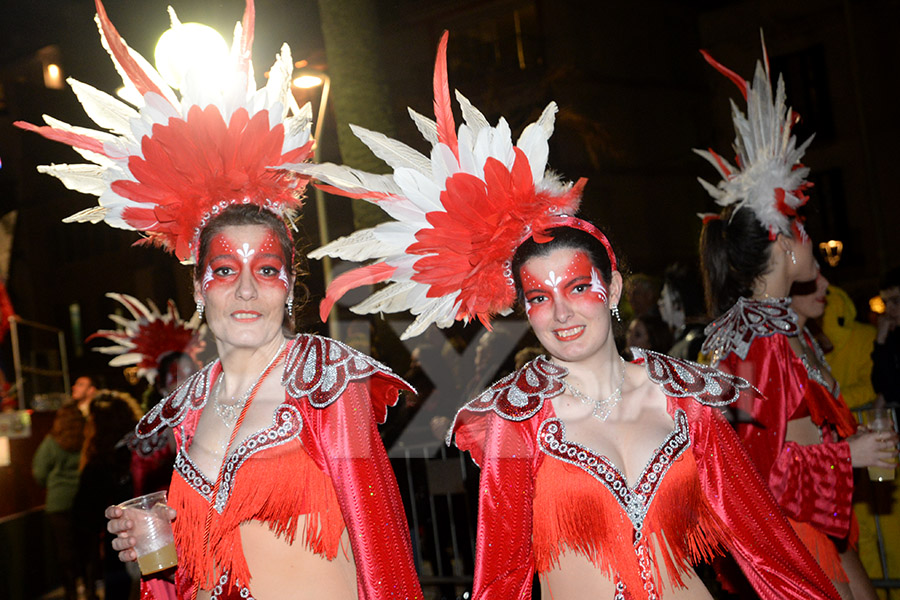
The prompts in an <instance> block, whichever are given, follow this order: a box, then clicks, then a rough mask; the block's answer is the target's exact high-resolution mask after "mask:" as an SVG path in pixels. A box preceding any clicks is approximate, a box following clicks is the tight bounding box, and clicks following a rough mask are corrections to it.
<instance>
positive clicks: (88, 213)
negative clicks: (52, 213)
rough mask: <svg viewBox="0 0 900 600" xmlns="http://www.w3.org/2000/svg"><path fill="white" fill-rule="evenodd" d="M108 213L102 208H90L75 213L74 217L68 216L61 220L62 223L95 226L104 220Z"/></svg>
mask: <svg viewBox="0 0 900 600" xmlns="http://www.w3.org/2000/svg"><path fill="white" fill-rule="evenodd" d="M108 212H109V210H108V209H106V208H104V207H102V206H92V207H91V208H86V209H84V210H82V211H79V212H77V213H75V214H74V215H70V216H68V217H66V218H65V219H63V220H62V222H63V223H94V224H97V223H99V222H100V221H103V220H104V219H106V215H107V213H108Z"/></svg>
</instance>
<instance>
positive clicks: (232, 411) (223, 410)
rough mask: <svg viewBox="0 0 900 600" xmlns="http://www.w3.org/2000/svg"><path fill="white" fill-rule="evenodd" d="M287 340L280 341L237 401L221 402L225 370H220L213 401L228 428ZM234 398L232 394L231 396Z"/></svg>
mask: <svg viewBox="0 0 900 600" xmlns="http://www.w3.org/2000/svg"><path fill="white" fill-rule="evenodd" d="M286 342H287V340H282V341H281V346H279V347H278V351H277V352H276V353H275V354H274V355H273V356H272V359H271V360H270V361H269V364H267V365H266V366H265V367H264V368H263V370H262V371H260V372H259V376H258V377H257V378H256V381H255V382H253V385H251V386H250V387H249V388H247V391H246V392H244V393H243V394H241V397H240V398H238V400H237V402H234V403H232V404H222V402H221V400H222V388H223V387H225V371H222V377H221V378H220V379H219V382H218V383H217V384H216V392H215V394H214V402H215V407H216V414H217V415H219V418H220V419H222V422H223V423H225V426H226V427H228V429H231V428H232V427H234V424H235V423H237V419H238V415H239V414H240V413H241V410H242V409H243V408H244V406H245V405H246V404H247V400H248V399H249V398H250V394H251V393H252V392H253V390H254V389H256V388H257V387H259V384H260V382H261V381H262V379H263V377H264V376H265V375H266V374H268V372H269V369H270V368H271V367H272V365H273V364H275V360H276V359H277V358H278V357H279V356H281V351H282V350H283V349H284V344H285V343H286ZM231 399H232V400H234V396H232V398H231Z"/></svg>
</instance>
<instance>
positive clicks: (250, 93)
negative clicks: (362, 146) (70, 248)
mask: <svg viewBox="0 0 900 600" xmlns="http://www.w3.org/2000/svg"><path fill="white" fill-rule="evenodd" d="M95 1H96V7H97V16H96V21H97V26H98V27H99V29H100V39H101V42H102V43H103V47H104V48H106V50H107V51H108V52H109V55H110V57H111V58H112V60H113V64H114V65H115V68H116V70H117V71H118V72H119V74H120V75H121V76H122V80H123V82H124V84H125V88H126V89H127V90H131V91H132V92H133V93H132V94H131V95H132V96H136V97H138V98H139V100H137V104H136V106H137V110H135V109H134V108H132V107H131V106H129V105H128V104H126V103H124V102H122V101H120V100H119V99H117V98H115V97H113V96H112V95H110V94H107V93H105V92H101V91H100V90H98V89H96V88H93V87H91V86H89V85H87V84H84V83H81V82H80V81H76V80H74V79H69V80H68V82H69V85H70V86H71V87H72V90H73V91H74V92H75V95H76V96H77V97H78V100H79V101H80V102H81V104H82V105H83V106H84V110H85V112H86V113H87V115H88V116H89V117H90V118H91V119H92V120H93V121H94V122H95V123H96V124H97V125H98V126H99V127H100V129H99V130H95V129H87V128H83V127H75V126H72V125H69V124H67V123H63V122H62V121H59V120H57V119H54V118H52V117H50V116H47V115H44V121H45V122H46V123H47V126H42V127H38V126H35V125H32V124H30V123H25V122H21V121H20V122H17V123H16V125H17V126H19V127H21V128H23V129H26V130H29V131H34V132H37V133H39V134H40V135H43V136H44V137H46V138H48V139H51V140H56V141H59V142H62V143H65V144H68V145H70V146H72V147H73V148H74V149H75V151H76V152H78V153H79V154H80V155H81V156H82V157H83V158H85V159H87V160H88V161H90V162H91V164H77V165H49V166H41V167H38V170H39V171H40V172H42V173H48V174H50V175H53V176H55V177H57V178H59V179H60V180H61V181H62V182H63V184H65V185H66V187H68V188H70V189H73V190H76V191H79V192H83V193H86V194H93V195H95V196H99V205H98V206H95V207H92V208H89V209H86V210H83V211H81V212H79V213H76V214H74V215H72V216H71V217H68V218H67V219H65V221H66V222H72V221H78V222H84V221H89V222H91V223H97V222H99V221H105V222H106V223H107V224H109V225H111V226H112V227H117V228H120V229H130V230H136V231H140V232H143V233H144V234H145V235H146V236H147V238H146V239H145V240H143V241H145V242H150V243H153V244H156V245H159V246H162V247H164V248H165V249H167V250H169V251H171V252H173V253H174V254H175V255H176V256H177V257H178V259H179V260H182V261H185V262H189V261H190V260H191V259H192V258H194V257H193V254H194V253H195V252H196V250H197V248H196V242H197V238H198V236H199V233H200V230H201V229H202V228H203V226H204V225H205V224H206V222H207V221H208V220H209V219H210V217H211V216H214V215H215V214H216V213H218V212H219V211H220V210H222V209H224V208H226V207H227V206H229V205H230V204H236V203H241V204H248V203H251V204H257V205H259V206H263V207H265V208H268V209H270V210H272V211H273V212H275V213H277V214H283V213H285V212H288V211H291V210H293V209H295V208H298V207H299V206H300V195H301V192H302V191H303V189H304V187H305V185H306V183H307V181H308V178H306V177H302V176H299V175H297V174H296V173H293V172H290V171H287V170H285V169H284V168H283V165H284V164H286V163H297V162H300V161H303V160H305V159H306V158H307V157H308V156H309V155H310V152H311V150H312V140H311V139H310V121H311V116H312V112H311V109H310V107H309V105H307V106H305V107H304V108H303V109H300V108H299V107H297V103H296V101H295V100H294V97H293V95H292V93H291V74H292V73H293V62H292V61H291V53H290V49H289V48H288V46H287V45H286V44H285V45H284V46H282V48H281V52H280V54H279V55H278V57H277V58H276V60H275V64H274V65H273V66H272V68H271V69H270V70H269V80H268V82H267V83H266V86H265V87H263V88H261V89H259V90H257V89H256V82H255V80H254V77H253V67H252V64H251V62H250V58H251V46H252V44H253V28H254V21H255V12H254V6H253V0H247V3H246V9H245V11H244V18H243V20H242V22H240V23H237V25H236V26H235V30H234V43H233V45H232V47H231V56H230V59H229V64H228V66H227V67H226V69H224V71H223V72H216V74H215V77H211V76H210V73H208V72H206V71H204V70H203V69H201V68H197V67H194V68H191V66H190V65H187V69H186V73H185V74H184V77H183V80H182V83H181V98H180V99H179V98H178V96H177V95H176V93H175V91H174V90H173V89H172V88H171V87H170V86H169V85H168V84H167V83H166V82H165V81H164V80H163V78H162V77H161V76H160V74H159V73H158V72H157V71H156V69H154V68H153V67H152V66H151V65H150V63H148V62H147V60H146V59H144V58H143V57H142V56H141V55H140V54H138V53H137V52H135V51H134V50H132V49H131V48H129V47H128V45H127V44H126V43H125V40H123V39H122V38H121V37H120V36H119V33H118V32H117V31H116V29H115V27H114V26H113V25H112V23H111V22H110V21H109V18H108V17H107V15H106V10H105V9H104V7H103V4H102V3H101V2H100V0H95ZM169 11H170V15H171V18H172V28H173V29H174V28H177V27H181V26H182V25H181V23H179V21H178V18H177V17H176V16H175V12H174V11H173V10H172V9H171V8H170V9H169ZM188 58H190V57H184V59H185V62H186V63H187V62H188V60H187V59H188Z"/></svg>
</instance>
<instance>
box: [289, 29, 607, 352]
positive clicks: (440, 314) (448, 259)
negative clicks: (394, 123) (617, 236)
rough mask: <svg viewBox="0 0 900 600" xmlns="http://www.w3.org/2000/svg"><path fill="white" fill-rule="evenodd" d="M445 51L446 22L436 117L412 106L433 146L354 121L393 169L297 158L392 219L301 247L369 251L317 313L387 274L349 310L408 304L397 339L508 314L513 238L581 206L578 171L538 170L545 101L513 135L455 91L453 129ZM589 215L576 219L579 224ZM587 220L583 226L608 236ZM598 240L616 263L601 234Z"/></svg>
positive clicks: (355, 255) (358, 255)
mask: <svg viewBox="0 0 900 600" xmlns="http://www.w3.org/2000/svg"><path fill="white" fill-rule="evenodd" d="M446 53H447V33H446V32H445V33H444V36H443V37H442V38H441V42H440V45H439V47H438V55H437V60H436V61H435V73H434V110H435V120H434V121H432V120H431V119H428V118H426V117H424V116H422V115H420V114H418V113H416V112H415V111H413V110H412V109H410V111H409V113H410V116H411V117H412V119H413V121H414V122H415V124H416V126H417V127H418V129H419V131H420V132H421V133H422V136H423V137H424V138H425V139H426V140H427V141H428V142H430V143H431V145H432V148H431V154H430V156H425V155H423V154H421V153H419V152H418V151H416V150H414V149H413V148H410V147H409V146H407V145H406V144H403V143H401V142H399V141H396V140H392V139H390V138H388V137H386V136H384V135H382V134H380V133H376V132H373V131H368V130H366V129H363V128H362V127H353V132H354V133H355V134H356V136H357V137H358V138H359V139H360V140H362V142H363V143H364V144H366V145H367V146H368V147H369V148H370V149H371V150H372V152H373V153H374V154H375V155H376V156H378V157H379V158H381V159H382V160H383V161H385V162H386V163H387V164H388V165H390V166H391V167H392V168H393V173H392V174H389V175H375V174H371V173H365V172H362V171H358V170H355V169H351V168H349V167H346V166H337V165H333V164H304V165H296V166H295V167H294V168H296V169H297V170H298V171H300V172H301V173H304V174H307V175H311V176H313V177H315V178H317V179H319V180H320V181H323V182H325V183H326V184H328V185H323V186H320V187H322V188H323V189H325V190H326V191H330V192H333V193H336V194H340V195H343V196H348V197H351V198H361V199H364V200H367V201H368V202H371V203H373V204H375V205H377V206H379V207H381V208H382V209H383V210H384V211H385V212H386V213H387V214H388V215H390V216H391V217H392V218H393V221H390V222H388V223H383V224H381V225H378V226H376V227H374V228H371V229H364V230H361V231H357V232H356V233H354V234H352V235H349V236H347V237H343V238H340V239H338V240H335V241H334V242H331V243H330V244H327V245H326V246H324V247H322V248H319V249H318V250H316V251H314V252H312V253H310V257H312V258H322V257H323V256H332V257H336V258H341V259H344V260H352V261H360V262H361V261H369V260H372V261H374V262H372V263H370V264H368V265H366V266H363V267H359V268H357V269H354V270H352V271H349V272H348V273H345V274H343V275H341V276H340V277H338V278H336V279H335V280H334V281H333V282H332V284H331V285H330V286H329V288H328V293H327V294H326V297H325V299H324V300H323V301H322V305H321V307H320V316H321V317H322V319H323V320H324V319H325V318H326V317H327V315H328V313H329V311H330V310H331V308H332V306H333V305H334V303H335V302H336V301H337V299H338V298H340V297H341V296H342V295H343V294H344V293H345V292H347V291H348V290H350V289H353V288H356V287H359V286H362V285H370V284H374V283H379V282H384V281H390V282H392V283H390V284H389V285H388V286H386V287H385V288H383V289H381V290H379V291H378V292H376V293H375V294H373V295H372V296H370V297H369V298H367V299H366V300H364V301H363V302H361V303H359V304H357V305H356V306H354V307H352V309H351V310H353V311H354V312H356V313H359V314H371V313H379V312H386V313H393V312H401V311H410V312H411V313H412V314H414V315H416V316H417V318H416V320H415V321H414V322H413V324H412V325H410V327H409V328H407V330H406V331H405V332H404V333H403V335H402V336H401V338H402V339H406V338H409V337H412V336H415V335H418V334H419V333H421V332H422V331H424V330H425V328H426V327H428V326H429V325H430V324H431V323H436V324H437V326H438V327H448V326H449V325H451V324H452V323H453V322H454V321H455V320H465V321H469V320H470V319H473V318H477V319H479V320H480V321H481V322H482V323H484V324H485V325H486V326H488V327H489V322H490V319H491V317H492V316H494V315H498V314H506V313H507V312H509V310H510V309H511V308H512V306H513V304H514V302H515V291H514V287H513V279H512V272H511V270H510V260H511V259H512V256H513V253H514V252H515V250H516V248H517V247H518V246H519V245H520V244H521V243H522V242H523V241H524V240H525V239H526V238H527V237H529V236H533V237H534V238H535V239H543V238H542V236H543V235H544V233H543V232H545V231H546V230H547V229H549V228H551V227H553V226H556V225H558V224H559V223H560V221H559V219H560V215H572V214H574V213H575V212H576V211H577V209H578V205H579V203H580V200H581V191H582V188H583V187H584V184H585V183H586V180H584V179H582V180H580V181H579V182H578V183H576V184H575V185H572V184H571V183H569V184H564V183H562V182H561V181H560V179H559V178H558V177H557V176H555V175H554V174H552V173H551V172H550V171H549V170H547V157H548V153H549V144H548V140H549V139H550V136H551V135H552V133H553V126H554V119H555V114H556V110H557V109H556V104H555V103H552V102H551V103H550V104H549V105H548V106H547V108H545V109H544V112H543V114H541V116H540V118H539V119H538V120H537V121H536V122H534V123H532V124H530V125H528V127H526V128H525V130H524V131H523V132H522V135H521V136H519V139H518V141H517V142H516V144H515V145H513V141H512V134H511V132H510V128H509V125H508V124H507V122H506V120H505V119H503V118H501V119H500V120H499V122H498V123H497V125H496V126H493V127H492V126H491V125H490V124H489V123H488V121H487V119H486V118H485V117H484V115H483V114H482V113H481V112H479V111H478V109H476V108H475V107H474V106H472V104H471V103H470V102H469V101H468V100H467V99H466V98H465V97H464V96H463V95H462V94H460V93H459V92H457V93H456V99H457V101H458V102H459V105H460V108H461V109H462V116H463V120H464V121H465V122H464V124H462V125H460V126H459V130H458V132H457V130H456V128H455V125H454V120H453V113H452V110H451V105H450V91H449V85H448V81H447V65H446ZM582 223H583V222H582ZM588 225H589V224H583V226H584V227H585V230H586V231H588V228H587V226H588ZM574 226H578V227H581V225H574ZM590 228H591V229H593V231H591V235H595V236H598V235H599V236H601V237H602V238H603V240H605V239H606V238H605V236H603V234H602V233H600V232H599V231H597V230H596V229H595V228H593V226H590ZM595 231H596V233H594V232H595ZM544 237H545V238H546V236H544ZM546 239H549V238H546ZM546 239H545V240H544V241H546ZM598 239H600V238H599V237H598ZM603 240H601V241H603ZM604 243H605V244H606V246H607V249H608V251H609V253H610V260H611V262H612V264H615V257H614V256H613V255H612V250H611V249H609V245H608V242H604Z"/></svg>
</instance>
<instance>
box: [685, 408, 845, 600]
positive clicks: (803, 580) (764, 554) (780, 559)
mask: <svg viewBox="0 0 900 600" xmlns="http://www.w3.org/2000/svg"><path fill="white" fill-rule="evenodd" d="M680 403H683V404H685V406H683V408H685V410H686V411H687V412H688V416H689V418H688V421H689V423H690V429H691V445H692V447H693V452H694V458H695V460H696V462H697V472H698V475H699V477H700V485H701V486H702V487H703V490H704V492H705V494H706V498H707V500H708V502H709V503H710V505H711V506H712V507H713V509H714V510H715V512H716V513H717V514H718V516H719V518H720V519H722V521H723V522H724V523H725V524H726V525H727V526H728V528H729V529H730V530H731V534H732V535H731V536H730V537H728V538H727V540H726V545H727V546H728V549H729V551H730V552H731V553H732V555H733V556H734V558H735V559H736V560H737V562H738V564H739V565H740V567H741V570H742V571H743V572H744V574H745V575H746V576H747V579H748V580H749V581H750V584H751V585H752V586H753V589H754V590H756V593H757V594H759V596H760V598H762V599H763V600H776V599H782V598H788V599H796V600H808V599H810V598H828V599H832V600H839V599H840V595H839V594H838V592H837V590H836V589H835V588H834V586H833V585H832V584H831V581H829V579H828V577H827V576H826V575H825V573H824V572H823V571H822V569H821V568H820V567H819V565H818V564H817V563H816V561H815V559H814V558H813V556H812V555H811V554H810V553H809V550H807V549H806V546H804V545H803V542H801V541H800V539H799V538H798V537H797V535H796V534H795V533H794V530H793V528H791V526H790V524H789V523H788V521H787V519H786V518H785V517H784V515H783V513H782V512H781V511H780V510H779V508H778V505H777V503H776V502H775V499H774V498H773V497H772V494H771V493H769V490H768V489H767V487H766V485H765V483H764V482H763V480H762V478H760V476H759V473H758V472H757V471H756V469H755V468H754V466H753V463H752V462H751V461H750V458H749V457H748V456H747V453H746V451H745V450H744V447H743V446H742V445H741V442H740V440H738V438H737V435H736V434H735V433H734V430H733V429H732V428H731V425H729V424H728V422H727V421H726V420H725V418H724V417H723V416H722V414H721V413H720V412H719V411H718V410H717V409H715V408H710V407H708V406H703V405H700V404H697V403H696V402H693V401H680Z"/></svg>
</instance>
